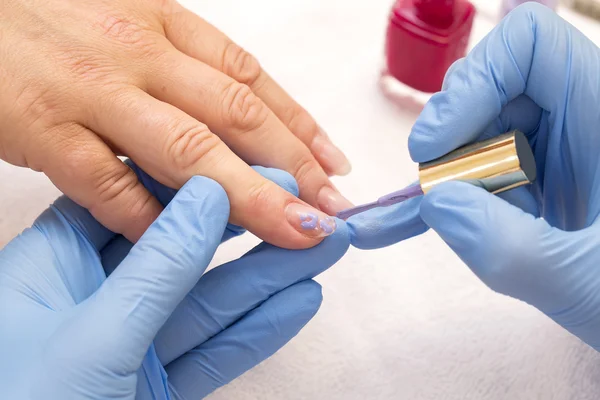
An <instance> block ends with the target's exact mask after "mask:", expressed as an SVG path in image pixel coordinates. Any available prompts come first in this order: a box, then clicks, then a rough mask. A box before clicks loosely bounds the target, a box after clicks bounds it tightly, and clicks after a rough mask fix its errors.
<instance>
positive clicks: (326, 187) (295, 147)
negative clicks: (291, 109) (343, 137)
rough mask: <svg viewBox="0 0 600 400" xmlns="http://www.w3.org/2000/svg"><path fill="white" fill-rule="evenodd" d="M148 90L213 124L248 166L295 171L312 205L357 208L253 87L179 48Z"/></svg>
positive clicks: (333, 210)
mask: <svg viewBox="0 0 600 400" xmlns="http://www.w3.org/2000/svg"><path fill="white" fill-rule="evenodd" d="M190 77H193V78H192V79H191V78H190ZM174 88H176V89H174ZM148 92H149V93H150V94H151V95H152V96H154V97H155V98H157V99H159V100H162V101H165V102H167V103H170V104H172V105H174V106H176V107H177V108H179V109H181V110H183V111H185V112H186V113H188V114H189V115H191V116H192V117H194V118H195V119H197V120H198V121H202V122H203V123H205V124H206V125H208V127H209V129H210V130H211V131H213V132H215V133H216V134H217V135H218V136H219V137H220V138H221V139H222V140H223V141H224V142H225V144H227V146H228V147H229V148H230V149H231V150H232V151H233V152H234V153H235V154H237V155H238V156H240V157H241V158H242V159H243V160H244V161H246V162H247V163H248V164H256V165H264V166H267V167H273V168H278V169H282V170H285V171H287V172H289V173H291V174H292V175H293V176H294V178H295V179H296V182H298V186H299V187H300V197H301V198H302V199H303V200H304V201H306V202H308V203H309V204H311V205H313V206H315V207H319V208H320V209H321V210H323V211H325V212H326V213H328V214H330V215H335V213H337V212H338V211H341V210H342V209H344V208H348V207H350V206H351V204H350V203H349V202H348V201H347V200H346V199H345V198H344V197H343V196H342V195H341V194H340V193H339V192H338V191H337V190H336V189H335V188H334V186H333V184H332V183H331V182H330V181H329V178H328V177H327V174H326V173H325V172H324V171H323V169H322V168H321V166H320V165H319V163H318V162H317V161H316V159H315V158H314V157H313V155H312V154H311V153H310V151H309V150H308V148H307V147H306V146H305V145H304V144H302V142H301V141H300V140H299V139H298V138H297V137H295V136H294V135H292V134H291V133H290V132H289V130H288V129H287V127H286V126H285V125H284V124H283V123H282V122H281V121H280V120H279V119H278V118H277V117H276V116H275V114H273V112H272V111H271V110H270V109H269V108H268V107H267V106H266V105H265V103H264V102H263V101H262V100H261V99H260V98H258V97H257V96H256V95H255V94H254V93H253V92H252V90H251V89H250V88H249V87H248V86H246V85H243V84H241V83H238V82H236V81H235V80H233V79H232V78H230V77H228V76H227V75H225V74H223V73H221V72H219V71H217V70H215V69H213V68H212V67H209V66H208V65H206V64H204V63H201V62H199V61H197V60H195V59H193V58H191V57H189V56H186V55H184V54H182V53H180V52H179V51H176V50H175V49H173V51H172V52H170V53H168V55H165V57H163V59H162V60H161V62H160V63H159V64H158V65H157V70H156V71H153V72H152V74H151V76H150V77H149V78H148Z"/></svg>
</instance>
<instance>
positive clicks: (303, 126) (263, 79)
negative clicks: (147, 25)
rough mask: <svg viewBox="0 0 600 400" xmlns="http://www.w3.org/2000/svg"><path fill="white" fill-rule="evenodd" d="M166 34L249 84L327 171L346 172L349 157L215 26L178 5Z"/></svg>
mask: <svg viewBox="0 0 600 400" xmlns="http://www.w3.org/2000/svg"><path fill="white" fill-rule="evenodd" d="M165 34H166V36H167V38H168V39H169V40H170V41H171V43H173V45H174V46H175V47H176V48H177V49H179V50H180V51H181V52H183V53H185V54H187V55H189V56H191V57H194V58H195V59H197V60H199V61H201V62H203V63H205V64H207V65H209V66H211V67H212V68H215V69H217V70H219V71H221V72H223V73H225V74H227V75H229V76H230V77H231V78H233V79H234V80H236V81H238V82H240V83H243V84H245V85H248V86H249V87H250V89H251V90H252V92H254V93H255V94H256V95H257V96H258V97H259V98H260V99H261V100H262V101H263V102H264V103H265V104H266V106H267V107H268V108H269V109H271V110H272V111H273V112H274V113H275V115H276V116H277V118H279V119H280V120H281V121H282V122H283V123H284V124H285V125H286V126H287V128H288V129H289V130H290V131H291V132H292V133H293V134H294V135H295V136H296V137H297V138H298V139H300V140H301V141H302V142H303V143H304V145H305V146H306V147H308V148H309V149H310V150H311V152H312V154H313V155H314V157H315V158H316V159H317V161H318V162H319V163H320V165H321V166H322V167H323V168H324V170H325V171H326V172H327V173H328V174H330V175H347V174H349V173H350V170H351V166H350V163H349V162H348V159H347V158H346V156H345V155H344V153H342V151H340V149H339V148H337V147H336V146H335V145H334V144H333V143H332V142H331V140H330V139H329V137H328V136H327V135H326V134H325V132H324V131H323V130H322V129H321V128H320V127H319V125H318V124H317V123H316V122H315V120H314V119H313V118H312V117H311V115H310V114H309V113H308V112H307V111H306V110H305V109H304V108H302V107H301V106H300V105H299V104H298V103H297V102H295V101H294V100H293V99H292V98H291V97H290V96H289V95H288V94H287V93H286V92H285V90H283V89H282V88H281V86H279V85H278V84H277V83H276V82H275V81H274V80H273V79H272V78H271V77H270V76H269V75H268V74H267V73H266V72H265V71H264V70H263V69H262V68H261V66H260V64H259V63H258V61H257V60H256V59H255V58H254V57H253V56H252V55H250V54H249V53H247V52H246V51H244V50H243V49H242V48H241V47H239V46H238V45H236V44H235V43H234V42H233V41H231V39H229V38H228V37H227V36H226V35H224V34H223V33H222V32H220V31H219V30H218V29H217V28H215V27H214V26H212V25H211V24H209V23H208V22H206V21H205V20H203V19H202V18H200V17H199V16H197V15H196V14H194V13H192V12H190V11H188V10H186V9H185V8H183V7H181V6H179V5H177V6H175V9H173V10H171V11H170V13H169V14H168V15H167V16H166V19H165Z"/></svg>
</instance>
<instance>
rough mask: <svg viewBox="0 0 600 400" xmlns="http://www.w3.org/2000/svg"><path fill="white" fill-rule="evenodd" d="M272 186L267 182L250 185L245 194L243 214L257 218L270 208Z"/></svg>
mask: <svg viewBox="0 0 600 400" xmlns="http://www.w3.org/2000/svg"><path fill="white" fill-rule="evenodd" d="M273 188H274V186H273V185H272V184H271V183H270V182H269V181H261V182H258V183H256V184H255V185H252V186H251V187H250V189H249V190H248V192H247V197H246V206H245V207H244V208H245V213H246V215H250V216H259V215H261V214H264V213H265V212H268V211H269V209H270V208H271V199H272V198H273Z"/></svg>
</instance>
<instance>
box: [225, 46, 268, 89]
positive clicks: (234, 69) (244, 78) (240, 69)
mask: <svg viewBox="0 0 600 400" xmlns="http://www.w3.org/2000/svg"><path fill="white" fill-rule="evenodd" d="M222 71H223V72H224V73H225V74H227V75H229V76H230V77H232V78H233V79H235V80H236V81H238V82H240V83H243V84H246V85H248V86H252V85H254V84H255V83H256V82H257V81H258V80H259V78H260V77H261V75H262V69H261V67H260V64H259V62H258V60H257V59H256V58H255V57H254V56H253V55H251V54H250V53H248V52H247V51H246V50H244V49H243V48H241V47H240V46H238V45H237V44H235V43H233V42H232V43H229V44H228V45H227V46H226V47H225V51H224V52H223V61H222Z"/></svg>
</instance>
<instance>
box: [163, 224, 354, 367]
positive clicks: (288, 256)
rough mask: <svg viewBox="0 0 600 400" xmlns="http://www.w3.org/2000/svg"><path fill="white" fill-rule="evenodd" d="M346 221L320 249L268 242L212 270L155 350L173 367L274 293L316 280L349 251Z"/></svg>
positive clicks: (174, 317) (172, 319) (169, 323)
mask: <svg viewBox="0 0 600 400" xmlns="http://www.w3.org/2000/svg"><path fill="white" fill-rule="evenodd" d="M344 228H345V227H344V225H343V223H342V224H341V225H340V228H339V229H338V230H337V231H336V233H335V234H333V235H332V236H330V237H328V238H327V239H326V240H324V241H323V243H321V244H320V245H319V246H317V247H314V248H312V249H308V250H302V251H289V250H284V249H281V248H277V247H274V246H271V245H268V244H266V243H263V244H262V245H259V246H257V247H256V248H255V249H254V250H252V251H251V252H249V253H248V254H246V255H244V256H243V257H242V258H240V259H238V260H235V261H232V262H230V263H227V264H224V265H222V266H220V267H218V268H215V269H212V270H210V271H209V272H207V273H206V274H205V275H204V276H203V277H202V279H200V281H199V282H198V284H197V285H196V286H195V287H194V289H193V290H192V291H191V292H190V293H189V294H188V295H187V296H186V298H185V299H184V300H183V301H182V302H181V304H180V305H179V306H178V307H177V309H176V310H175V312H173V314H172V315H171V317H170V318H169V320H168V321H167V323H166V324H165V325H164V326H163V327H162V329H161V330H160V332H159V334H158V335H157V337H156V340H155V344H156V351H157V353H158V355H159V357H160V359H161V361H162V362H163V364H168V363H169V362H171V361H173V360H174V359H176V358H177V357H179V356H181V355H182V354H184V353H186V352H187V351H189V350H191V349H193V348H194V347H196V346H198V345H200V344H201V343H204V342H205V341H206V340H208V339H209V338H211V337H213V336H215V335H216V334H218V333H219V332H221V331H223V330H224V329H227V327H228V326H230V325H232V324H233V323H235V322H236V321H237V320H238V319H240V318H241V317H242V316H244V315H245V314H246V313H247V312H249V311H250V310H253V309H254V308H256V307H257V306H259V305H260V304H261V303H263V302H264V301H265V300H267V299H268V298H270V297H271V296H273V295H274V294H275V293H277V292H279V291H281V290H283V289H284V288H286V287H288V286H291V285H293V284H295V283H298V282H301V281H305V280H307V279H311V278H313V277H315V276H317V275H318V274H320V273H321V272H323V271H325V270H326V269H328V268H329V267H331V266H332V265H334V264H335V263H336V262H337V261H338V260H339V259H340V258H341V257H342V256H343V255H344V254H345V253H346V251H347V250H348V247H349V239H348V232H347V230H346V229H344Z"/></svg>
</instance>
